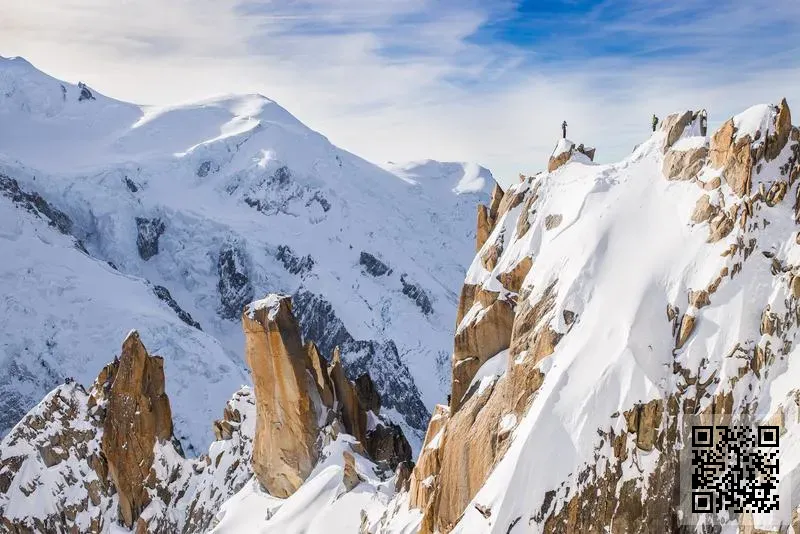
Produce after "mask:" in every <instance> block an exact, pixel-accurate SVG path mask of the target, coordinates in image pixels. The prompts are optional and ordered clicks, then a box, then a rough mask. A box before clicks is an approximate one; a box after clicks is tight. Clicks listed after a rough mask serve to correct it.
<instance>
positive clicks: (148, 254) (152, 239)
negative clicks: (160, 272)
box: [136, 217, 167, 261]
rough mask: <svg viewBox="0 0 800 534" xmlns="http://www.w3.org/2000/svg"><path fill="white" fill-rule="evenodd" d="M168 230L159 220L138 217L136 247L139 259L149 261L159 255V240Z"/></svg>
mask: <svg viewBox="0 0 800 534" xmlns="http://www.w3.org/2000/svg"><path fill="white" fill-rule="evenodd" d="M166 229H167V226H166V225H165V224H164V222H163V221H162V220H161V219H159V218H157V217H156V218H153V219H147V218H145V217H136V247H137V248H138V249H139V257H141V258H142V259H143V260H145V261H147V260H149V259H150V258H152V257H153V256H155V255H156V254H158V240H159V239H160V238H161V235H162V234H163V233H164V231H165V230H166Z"/></svg>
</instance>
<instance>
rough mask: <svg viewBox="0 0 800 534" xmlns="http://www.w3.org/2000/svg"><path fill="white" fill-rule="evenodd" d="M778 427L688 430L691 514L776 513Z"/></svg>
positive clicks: (713, 427) (711, 427) (702, 427)
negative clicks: (690, 433) (689, 440)
mask: <svg viewBox="0 0 800 534" xmlns="http://www.w3.org/2000/svg"><path fill="white" fill-rule="evenodd" d="M779 434H780V432H779V428H778V427H777V426H754V427H753V426H744V425H741V426H739V425H730V426H700V425H697V426H694V425H693V426H692V436H691V488H692V513H695V514H702V513H719V512H721V511H723V510H728V511H730V512H733V513H736V514H741V513H768V512H772V511H777V510H778V509H779V506H778V505H779V498H778V491H777V490H778V450H779V449H778V446H779V443H778V440H779Z"/></svg>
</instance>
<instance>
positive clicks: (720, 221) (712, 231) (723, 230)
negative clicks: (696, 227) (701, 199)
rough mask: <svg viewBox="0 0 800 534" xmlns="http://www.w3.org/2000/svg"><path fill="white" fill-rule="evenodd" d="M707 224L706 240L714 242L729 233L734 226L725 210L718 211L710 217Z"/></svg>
mask: <svg viewBox="0 0 800 534" xmlns="http://www.w3.org/2000/svg"><path fill="white" fill-rule="evenodd" d="M709 225H710V228H709V235H708V242H709V243H716V242H717V241H719V240H720V239H724V238H726V237H727V236H728V234H730V233H731V231H732V230H733V227H734V220H733V219H731V218H730V217H728V215H727V214H726V213H725V212H719V213H717V214H716V215H715V216H714V217H713V218H712V219H711V221H710V223H709Z"/></svg>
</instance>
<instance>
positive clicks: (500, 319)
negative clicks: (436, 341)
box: [450, 291, 514, 411]
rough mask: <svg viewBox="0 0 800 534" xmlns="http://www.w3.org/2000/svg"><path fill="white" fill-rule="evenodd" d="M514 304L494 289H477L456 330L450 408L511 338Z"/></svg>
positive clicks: (455, 406) (454, 406)
mask: <svg viewBox="0 0 800 534" xmlns="http://www.w3.org/2000/svg"><path fill="white" fill-rule="evenodd" d="M513 321H514V306H513V304H512V303H511V302H510V301H508V300H506V299H501V298H499V295H498V294H497V293H492V292H489V291H479V292H478V293H477V294H476V296H475V300H474V302H473V304H472V307H471V308H470V309H469V311H468V312H467V313H466V316H465V317H464V318H463V319H462V320H461V323H460V324H459V325H458V328H457V330H456V336H455V342H454V347H453V382H452V386H451V387H452V392H451V395H450V409H451V410H452V411H456V410H457V409H458V407H459V406H460V404H461V402H462V399H463V396H464V394H465V393H466V392H467V388H468V387H469V385H470V382H471V381H472V378H473V377H474V376H475V373H476V372H477V371H478V369H480V367H481V366H482V365H483V364H484V363H485V362H486V361H487V360H488V359H489V358H491V357H492V356H494V355H495V354H497V353H498V352H500V351H502V350H504V349H507V348H508V346H509V343H510V342H511V329H512V326H513Z"/></svg>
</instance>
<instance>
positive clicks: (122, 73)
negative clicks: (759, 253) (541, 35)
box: [0, 0, 800, 182]
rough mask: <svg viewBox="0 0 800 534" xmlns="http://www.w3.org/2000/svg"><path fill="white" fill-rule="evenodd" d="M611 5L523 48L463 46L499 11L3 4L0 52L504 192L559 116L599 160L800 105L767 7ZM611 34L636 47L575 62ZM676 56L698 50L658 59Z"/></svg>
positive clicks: (390, 5) (78, 1)
mask: <svg viewBox="0 0 800 534" xmlns="http://www.w3.org/2000/svg"><path fill="white" fill-rule="evenodd" d="M484 5H485V3H484ZM613 5H614V3H613V2H608V3H606V4H604V5H601V6H600V7H598V8H597V9H596V10H595V11H593V12H592V13H589V14H588V15H585V16H581V17H580V18H577V19H572V20H568V21H564V20H555V21H554V20H551V21H550V23H551V24H555V25H559V24H562V23H564V24H565V28H566V30H565V31H566V32H567V33H566V34H565V35H562V36H561V37H559V38H550V39H549V40H545V41H540V42H536V43H535V44H533V45H532V46H531V47H530V48H529V49H522V48H519V47H513V46H509V45H500V44H498V43H496V42H488V41H482V44H479V43H477V42H475V41H472V40H470V39H469V37H470V36H471V35H473V34H474V32H475V31H476V30H477V29H478V28H479V27H481V25H482V24H484V23H485V22H487V21H488V20H490V19H494V18H497V17H503V16H508V15H509V11H508V10H509V8H510V7H511V5H510V4H506V3H503V4H497V3H495V4H493V8H492V11H491V12H490V11H488V10H487V9H486V8H485V7H482V6H481V5H480V3H478V2H465V1H462V2H452V1H441V0H439V1H433V0H392V1H377V0H372V1H368V0H306V1H300V2H274V1H273V2H269V1H258V2H252V1H251V2H246V3H235V2H232V1H230V0H195V1H191V2H190V1H188V0H169V1H167V0H160V1H156V0H140V1H138V2H107V1H105V0H69V1H66V0H60V1H54V2H48V3H41V2H29V1H24V0H0V12H2V13H3V18H2V19H0V54H2V55H6V56H9V55H21V56H24V57H26V58H27V59H29V60H30V61H31V62H33V63H34V64H35V65H36V66H37V67H39V68H41V69H42V70H44V71H46V72H48V73H50V74H52V75H54V76H56V77H60V78H65V79H68V80H70V81H77V80H79V79H80V80H83V81H85V82H87V83H89V84H90V85H91V86H93V87H95V88H96V89H98V90H100V91H101V92H103V93H105V94H107V95H109V96H114V97H117V98H121V99H124V100H130V101H135V102H141V103H156V104H171V103H176V102H181V101H186V100H193V99H199V98H203V97H206V96H209V95H213V94H219V93H231V92H260V93H263V94H265V95H267V96H269V97H270V98H273V99H275V100H277V101H278V102H279V103H281V104H282V105H283V106H284V107H286V108H287V109H288V110H289V111H290V112H292V113H293V114H294V115H296V116H297V117H298V118H299V119H300V120H302V121H303V122H305V123H306V124H308V125H309V126H311V127H312V128H315V129H317V130H319V131H321V132H322V133H324V134H325V135H327V136H328V137H329V138H330V139H331V140H332V141H333V142H334V143H336V144H338V145H339V146H342V147H344V148H347V149H349V150H352V151H353V152H356V153H358V154H359V155H362V156H364V157H366V158H368V159H371V160H374V161H385V160H389V159H392V160H395V161H399V160H404V159H421V158H427V157H430V158H436V159H457V160H470V161H477V162H480V163H482V164H484V165H487V166H489V167H490V168H491V169H492V170H494V171H495V173H496V175H498V177H499V178H500V179H502V180H504V181H506V182H508V181H510V180H514V179H515V176H516V174H517V172H519V171H524V172H534V171H536V170H539V169H541V168H542V166H543V165H544V164H545V160H546V158H547V156H548V155H549V153H550V151H551V150H552V146H553V145H554V143H555V141H556V139H557V137H558V135H559V134H560V131H559V125H560V123H561V120H562V119H566V120H567V121H568V122H569V124H570V136H571V137H572V138H573V139H575V140H576V141H581V142H585V143H587V144H594V145H596V146H597V147H598V157H599V158H600V159H602V160H606V161H607V160H610V159H616V158H618V157H620V156H622V155H624V154H626V153H627V152H629V151H630V149H631V148H632V147H633V145H634V144H636V143H637V142H639V141H641V140H642V139H643V138H644V137H645V136H646V135H648V127H649V122H650V116H651V114H652V113H654V112H655V113H656V114H658V115H659V116H663V115H665V114H666V113H668V112H670V111H674V110H677V109H682V108H690V107H691V108H695V109H696V108H700V107H706V108H708V109H709V112H710V114H711V119H712V121H711V122H712V124H711V125H712V126H713V125H714V123H715V122H716V123H719V122H721V121H722V120H724V118H726V117H727V116H729V115H731V114H732V113H734V112H737V111H739V110H741V109H743V108H744V107H747V106H749V105H751V104H753V103H757V102H761V101H776V100H777V99H778V98H780V97H781V96H787V97H788V98H789V100H790V104H791V103H792V102H793V101H794V102H800V90H798V89H797V88H798V87H800V84H799V83H798V82H800V69H798V63H797V60H795V59H793V58H794V57H797V53H796V52H797V49H796V48H797V45H796V44H795V43H797V42H800V40H799V39H796V37H797V33H798V32H795V33H792V34H785V35H783V34H778V35H776V34H775V33H776V32H772V33H770V32H769V31H768V30H769V28H770V27H771V25H772V24H774V23H775V22H776V17H781V14H780V13H778V14H777V15H776V14H775V10H774V9H773V10H772V11H768V10H766V9H765V8H764V6H765V4H763V1H762V0H759V1H758V2H750V3H748V4H747V5H741V6H733V7H730V8H719V9H717V10H716V11H712V12H709V13H707V14H704V15H703V16H702V17H698V16H696V15H695V13H696V12H701V13H705V12H703V11H702V10H700V9H699V8H700V7H702V6H700V5H699V4H698V2H683V3H680V4H676V3H671V4H670V5H668V6H667V7H664V6H666V4H663V3H660V2H659V3H655V2H652V1H650V0H637V1H635V2H633V4H632V5H631V6H630V8H629V9H627V10H625V11H624V12H625V13H626V14H625V15H624V16H621V17H615V18H613V19H609V18H608V16H607V13H606V11H607V10H608V9H610V8H611V7H613ZM785 9H787V10H789V9H795V8H793V7H786V8H785ZM666 19H670V20H671V21H672V22H671V23H670V24H668V25H667V24H665V23H664V21H665V20H666ZM536 23H538V24H546V23H548V21H546V20H539V19H537V18H535V17H532V18H531V24H536ZM710 24H712V25H711V26H710ZM719 28H724V30H722V29H719ZM778 33H779V32H778ZM621 36H624V37H625V38H626V39H628V40H629V41H630V42H631V43H634V44H636V43H646V45H645V44H643V45H641V46H642V48H641V49H640V50H633V51H628V53H626V54H623V56H625V58H623V57H618V58H616V59H614V58H613V56H612V57H608V55H607V54H604V55H605V56H606V58H605V59H603V57H602V56H600V57H591V56H592V55H593V54H578V53H577V52H576V51H580V49H581V47H585V49H586V50H591V49H592V48H591V47H595V46H600V45H601V44H602V43H606V42H610V41H609V40H612V39H614V38H620V37H621ZM756 38H758V39H759V41H758V43H755V42H753V43H750V41H753V40H755V39H756ZM748 45H749V46H750V47H751V49H752V50H753V51H755V52H756V53H747V50H749V49H748V48H747V46H748ZM781 45H782V46H781ZM681 47H684V48H685V47H692V48H693V50H692V51H690V53H682V54H681V55H680V56H679V58H677V57H676V55H675V54H672V53H670V51H671V50H676V49H680V48H681ZM793 47H794V48H793ZM767 52H769V53H767ZM559 54H563V57H559ZM576 57H585V58H586V59H582V60H579V59H575V58H576ZM798 109H800V108H798Z"/></svg>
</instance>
